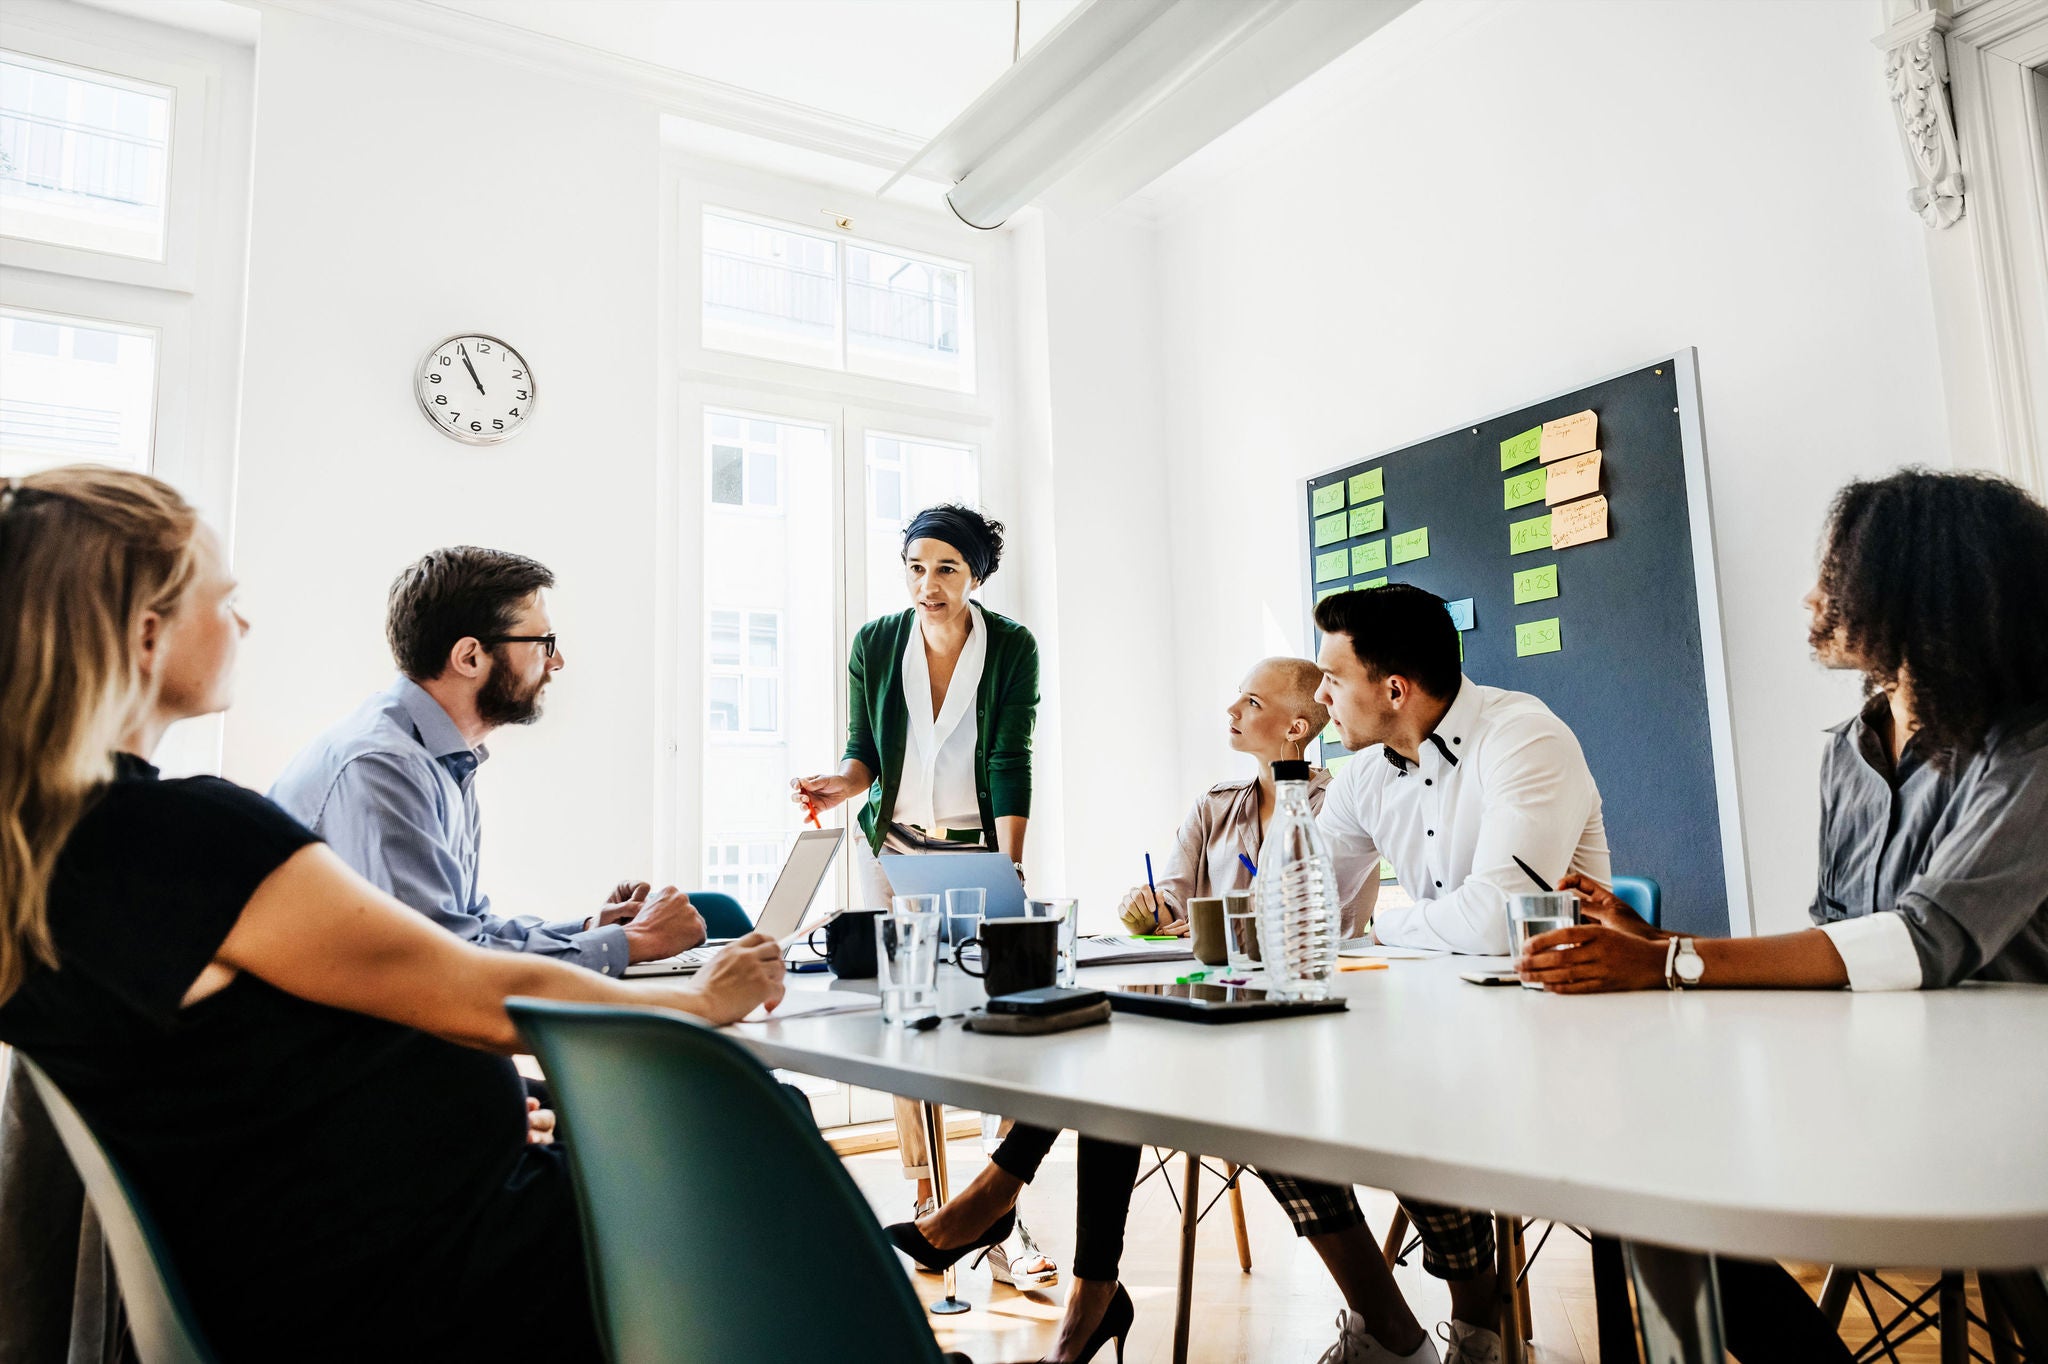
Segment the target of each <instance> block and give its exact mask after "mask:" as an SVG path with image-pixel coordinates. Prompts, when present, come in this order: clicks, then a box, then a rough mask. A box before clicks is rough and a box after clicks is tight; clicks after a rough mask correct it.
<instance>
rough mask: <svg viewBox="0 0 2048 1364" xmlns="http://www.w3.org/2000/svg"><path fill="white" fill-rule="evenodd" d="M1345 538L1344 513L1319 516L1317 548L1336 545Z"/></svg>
mask: <svg viewBox="0 0 2048 1364" xmlns="http://www.w3.org/2000/svg"><path fill="white" fill-rule="evenodd" d="M1343 538H1344V514H1343V513H1342V512H1339V513H1337V514H1336V515H1335V516H1319V517H1317V518H1316V548H1317V549H1321V548H1322V547H1323V546H1324V545H1334V544H1336V543H1337V542H1338V541H1339V540H1342V539H1343Z"/></svg>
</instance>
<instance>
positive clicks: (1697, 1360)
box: [1622, 1241, 1726, 1364]
mask: <svg viewBox="0 0 2048 1364" xmlns="http://www.w3.org/2000/svg"><path fill="white" fill-rule="evenodd" d="M1622 1254H1623V1255H1624V1257H1625V1258H1626V1259H1627V1261H1628V1269H1629V1274H1630V1276H1631V1277H1632V1278H1634V1280H1635V1285H1636V1313H1637V1316H1638V1317H1639V1318H1640V1319H1641V1321H1642V1331H1643V1358H1644V1360H1645V1361H1646V1364H1722V1360H1723V1359H1724V1358H1725V1357H1726V1354H1725V1346H1724V1344H1723V1336H1722V1333H1721V1291H1720V1288H1719V1286H1718V1284H1717V1283H1716V1282H1715V1279H1714V1257H1713V1256H1711V1255H1702V1254H1700V1253H1699V1252H1698V1251H1692V1250H1669V1249H1666V1248H1665V1247H1663V1246H1647V1245H1642V1244H1640V1243H1638V1242H1634V1241H1626V1242H1623V1243H1622Z"/></svg>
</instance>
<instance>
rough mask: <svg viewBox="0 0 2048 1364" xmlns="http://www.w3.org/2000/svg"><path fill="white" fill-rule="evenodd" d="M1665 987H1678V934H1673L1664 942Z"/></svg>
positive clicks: (1674, 988) (1670, 988)
mask: <svg viewBox="0 0 2048 1364" xmlns="http://www.w3.org/2000/svg"><path fill="white" fill-rule="evenodd" d="M1664 988H1665V989H1667V990H1676V989H1677V988H1678V935H1677V934H1676V933H1674V934H1672V935H1671V936H1670V938H1668V939H1666V940H1665V943H1664Z"/></svg>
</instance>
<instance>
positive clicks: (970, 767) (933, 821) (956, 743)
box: [892, 602, 988, 833]
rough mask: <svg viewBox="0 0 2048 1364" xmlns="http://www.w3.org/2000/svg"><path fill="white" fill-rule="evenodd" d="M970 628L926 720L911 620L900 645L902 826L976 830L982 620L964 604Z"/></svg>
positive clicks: (924, 681) (928, 682)
mask: <svg viewBox="0 0 2048 1364" xmlns="http://www.w3.org/2000/svg"><path fill="white" fill-rule="evenodd" d="M967 609H968V611H969V612H970V613H971V614H972V618H973V624H972V626H971V627H970V628H969V630H968V633H967V644H966V646H965V647H963V648H962V649H961V650H960V661H959V662H958V663H956V664H955V665H954V666H953V680H952V681H951V682H949V683H947V684H946V700H945V703H944V704H943V705H941V706H940V707H939V714H938V716H937V718H936V719H935V718H933V716H932V674H931V668H930V666H929V665H928V664H927V663H926V662H925V656H924V627H923V626H922V625H921V624H917V623H915V622H913V623H912V625H911V628H910V638H909V639H908V640H907V641H905V643H904V645H903V704H904V705H905V706H906V707H907V708H908V709H909V711H910V730H909V737H908V739H907V740H906V741H905V743H904V745H903V778H902V781H901V782H900V783H899V784H898V786H897V788H896V811H895V814H894V815H893V816H892V817H893V818H894V819H896V820H898V821H900V822H902V823H904V824H915V825H916V826H917V827H918V828H920V829H924V830H927V831H929V832H932V833H936V832H938V831H939V830H941V829H980V828H981V801H980V799H979V797H978V796H977V794H976V793H977V792H978V791H979V789H980V788H979V787H978V786H977V785H976V784H975V780H974V753H975V749H976V747H977V746H978V745H979V743H980V729H981V727H980V725H979V724H977V723H976V722H975V721H976V714H975V712H976V709H977V703H978V701H979V698H980V693H981V670H982V665H983V664H985V663H986V662H987V661H988V622H987V621H985V620H983V619H982V615H981V607H979V606H978V605H976V604H975V603H973V602H969V603H968V604H967Z"/></svg>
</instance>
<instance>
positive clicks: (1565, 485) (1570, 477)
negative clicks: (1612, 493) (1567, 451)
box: [1543, 450, 1600, 507]
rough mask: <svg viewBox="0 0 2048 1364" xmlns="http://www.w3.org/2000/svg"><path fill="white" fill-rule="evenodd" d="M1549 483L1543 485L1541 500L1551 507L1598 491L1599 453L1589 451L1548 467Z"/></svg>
mask: <svg viewBox="0 0 2048 1364" xmlns="http://www.w3.org/2000/svg"><path fill="white" fill-rule="evenodd" d="M1549 472H1550V481H1549V482H1548V483H1546V484H1544V485H1543V500H1544V501H1545V502H1547V503H1548V504H1550V505H1551V506H1553V507H1554V506H1556V505H1557V504H1558V503H1560V502H1569V501H1571V500H1572V499H1573V498H1575V497H1585V496H1587V495H1588V494H1591V493H1597V492H1599V491H1600V452H1599V451H1598V450H1594V451H1590V452H1589V453H1587V454H1583V455H1573V456H1571V457H1570V458H1568V459H1561V460H1559V461H1558V462H1557V463H1555V464H1553V465H1551V466H1550V471H1549Z"/></svg>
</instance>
